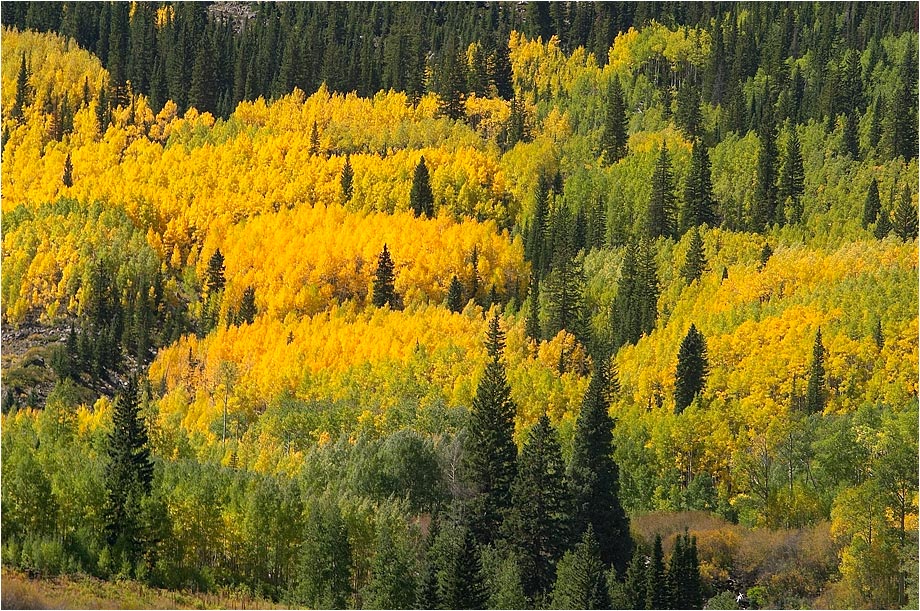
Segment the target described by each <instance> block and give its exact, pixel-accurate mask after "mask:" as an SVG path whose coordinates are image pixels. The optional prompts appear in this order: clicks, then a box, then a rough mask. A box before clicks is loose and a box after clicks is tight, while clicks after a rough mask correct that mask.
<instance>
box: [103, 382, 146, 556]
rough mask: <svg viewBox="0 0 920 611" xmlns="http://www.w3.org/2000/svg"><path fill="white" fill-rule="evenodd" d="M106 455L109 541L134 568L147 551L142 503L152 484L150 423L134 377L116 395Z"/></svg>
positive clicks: (107, 533) (106, 507) (106, 504)
mask: <svg viewBox="0 0 920 611" xmlns="http://www.w3.org/2000/svg"><path fill="white" fill-rule="evenodd" d="M106 454H107V456H108V462H107V463H106V467H105V490H106V503H105V534H106V542H107V543H108V545H109V546H110V547H111V548H112V550H113V553H114V554H115V557H116V558H118V557H121V558H123V559H124V560H125V561H127V563H128V565H129V566H131V567H132V569H133V568H134V567H135V566H136V564H137V562H138V561H139V560H140V559H141V558H142V556H143V555H144V554H145V552H146V551H147V550H146V549H145V547H146V543H147V538H148V537H147V534H146V533H145V530H146V529H145V523H144V522H145V520H144V509H143V505H142V504H143V501H144V499H145V498H146V497H149V496H150V491H151V487H152V484H153V463H152V462H151V460H150V449H149V447H148V443H147V425H146V424H145V422H144V419H143V417H142V416H141V415H140V410H139V406H138V388H137V379H136V378H135V377H134V376H131V377H130V378H129V379H128V383H127V386H126V387H125V389H124V391H123V392H121V393H120V394H119V395H118V397H117V398H116V401H115V411H114V413H113V414H112V431H111V433H109V435H108V439H107V447H106Z"/></svg>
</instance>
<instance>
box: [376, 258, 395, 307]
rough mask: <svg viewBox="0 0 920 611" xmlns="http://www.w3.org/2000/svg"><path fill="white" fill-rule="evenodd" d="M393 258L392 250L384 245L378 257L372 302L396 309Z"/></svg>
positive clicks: (377, 305) (378, 305)
mask: <svg viewBox="0 0 920 611" xmlns="http://www.w3.org/2000/svg"><path fill="white" fill-rule="evenodd" d="M395 269H396V268H395V266H394V265H393V260H392V259H391V258H390V251H389V250H387V245H386V244H384V245H383V250H382V251H381V252H380V256H379V257H378V258H377V270H376V271H375V272H374V289H373V295H372V296H371V303H372V304H374V307H375V308H382V307H383V306H385V305H389V306H390V308H391V309H396V307H397V303H398V302H397V298H396V289H395V283H396V274H395Z"/></svg>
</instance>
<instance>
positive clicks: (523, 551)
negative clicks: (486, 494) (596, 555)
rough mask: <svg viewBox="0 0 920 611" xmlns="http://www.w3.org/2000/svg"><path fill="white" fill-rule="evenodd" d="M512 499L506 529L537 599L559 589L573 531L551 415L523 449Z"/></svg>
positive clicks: (526, 590) (531, 594)
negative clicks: (558, 569)
mask: <svg viewBox="0 0 920 611" xmlns="http://www.w3.org/2000/svg"><path fill="white" fill-rule="evenodd" d="M511 498H512V505H511V511H510V512H509V514H508V519H507V520H506V521H505V526H504V528H505V530H506V531H507V533H508V539H509V541H510V542H511V544H512V545H513V546H514V547H515V549H516V550H517V553H518V557H519V559H520V565H521V573H522V579H523V586H524V593H525V594H526V595H527V596H528V597H530V598H531V599H533V598H534V597H536V596H538V595H540V594H543V593H545V592H546V591H548V590H549V588H550V587H551V586H552V584H553V581H554V579H555V566H556V562H557V560H558V559H559V557H560V556H561V555H562V552H563V550H564V549H565V544H566V530H567V526H568V524H567V518H568V515H567V507H566V502H567V500H568V498H567V490H566V486H565V463H564V462H563V460H562V449H561V448H560V446H559V441H558V439H557V437H556V430H555V429H554V428H553V426H552V425H551V424H550V421H549V418H548V417H547V416H546V414H543V416H542V417H541V418H540V419H539V420H538V421H537V423H536V424H535V425H534V427H533V428H532V429H531V431H530V434H529V435H528V438H527V441H526V442H525V444H524V447H523V448H522V449H521V454H520V456H519V457H518V471H517V477H516V478H515V480H514V484H512V486H511Z"/></svg>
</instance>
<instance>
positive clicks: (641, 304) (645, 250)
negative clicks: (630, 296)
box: [636, 239, 660, 341]
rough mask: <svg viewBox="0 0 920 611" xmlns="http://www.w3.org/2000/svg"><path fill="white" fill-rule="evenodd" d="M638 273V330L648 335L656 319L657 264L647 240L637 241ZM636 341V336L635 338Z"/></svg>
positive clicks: (651, 246) (653, 251)
mask: <svg viewBox="0 0 920 611" xmlns="http://www.w3.org/2000/svg"><path fill="white" fill-rule="evenodd" d="M638 266H639V267H638V269H639V275H638V279H637V282H638V284H637V287H638V289H637V297H638V306H637V307H638V309H639V313H640V315H639V332H640V333H641V334H645V335H648V334H649V333H651V332H652V330H653V329H654V328H655V323H656V322H657V320H658V293H659V288H660V287H659V285H658V266H657V264H656V263H655V250H654V247H653V245H652V243H651V242H650V241H649V240H646V239H643V240H642V241H641V242H640V243H639V255H638ZM636 341H638V337H637V338H636Z"/></svg>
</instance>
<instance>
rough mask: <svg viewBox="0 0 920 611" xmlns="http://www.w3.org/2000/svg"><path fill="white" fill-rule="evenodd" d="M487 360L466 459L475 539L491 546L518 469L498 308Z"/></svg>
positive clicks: (474, 408) (514, 409) (490, 325)
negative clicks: (472, 491) (471, 496)
mask: <svg viewBox="0 0 920 611" xmlns="http://www.w3.org/2000/svg"><path fill="white" fill-rule="evenodd" d="M486 348H487V350H488V353H489V360H488V362H487V364H486V370H485V372H484V373H483V375H482V378H480V380H479V386H478V387H477V389H476V397H475V398H474V399H473V407H472V410H471V413H470V436H469V439H468V446H467V453H466V460H467V466H468V473H469V476H470V480H471V482H472V484H473V486H474V488H475V491H476V497H475V498H474V500H473V501H472V510H473V515H474V516H475V520H474V522H473V524H474V525H475V528H476V535H477V538H478V540H479V541H480V542H482V543H483V544H488V543H491V542H492V541H493V540H494V539H495V537H496V536H497V533H498V532H499V530H500V526H501V523H502V520H503V519H504V516H505V514H506V513H507V511H508V508H509V507H510V506H511V484H512V482H513V481H514V478H515V474H516V470H517V465H516V459H517V446H516V445H515V443H514V418H515V414H516V412H517V408H516V406H515V404H514V402H513V401H512V400H511V387H510V386H509V385H508V380H507V378H506V377H505V364H504V361H503V358H502V353H503V351H504V348H505V334H504V332H503V331H502V330H501V326H500V324H499V314H498V308H496V309H495V312H494V314H493V316H492V319H491V320H490V321H489V331H488V335H487V339H486Z"/></svg>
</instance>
